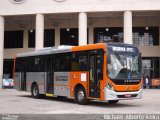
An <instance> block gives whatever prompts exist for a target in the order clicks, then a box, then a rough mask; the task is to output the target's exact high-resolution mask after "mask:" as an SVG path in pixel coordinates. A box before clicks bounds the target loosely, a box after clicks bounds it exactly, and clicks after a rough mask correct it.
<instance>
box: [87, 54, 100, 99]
mask: <svg viewBox="0 0 160 120" xmlns="http://www.w3.org/2000/svg"><path fill="white" fill-rule="evenodd" d="M89 64H90V67H89V71H90V73H89V74H90V75H89V76H90V79H89V96H90V97H94V98H99V97H100V80H101V77H102V74H101V72H102V69H101V64H102V57H101V55H100V54H96V53H95V54H90V56H89Z"/></svg>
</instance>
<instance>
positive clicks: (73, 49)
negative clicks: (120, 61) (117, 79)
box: [16, 43, 136, 57]
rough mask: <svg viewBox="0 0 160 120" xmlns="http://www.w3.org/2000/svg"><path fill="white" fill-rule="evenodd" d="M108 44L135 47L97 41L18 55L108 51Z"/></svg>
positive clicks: (19, 55)
mask: <svg viewBox="0 0 160 120" xmlns="http://www.w3.org/2000/svg"><path fill="white" fill-rule="evenodd" d="M106 45H107V46H108V48H109V47H110V46H124V47H127V46H128V47H135V48H136V46H134V45H130V44H124V43H96V44H88V45H83V46H67V45H62V46H59V47H47V48H43V49H40V50H37V51H33V52H27V53H19V54H17V56H16V57H28V56H37V55H46V54H56V53H65V52H76V51H85V50H94V49H103V50H104V51H106Z"/></svg>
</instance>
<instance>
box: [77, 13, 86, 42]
mask: <svg viewBox="0 0 160 120" xmlns="http://www.w3.org/2000/svg"><path fill="white" fill-rule="evenodd" d="M79 45H87V13H84V12H81V13H79Z"/></svg>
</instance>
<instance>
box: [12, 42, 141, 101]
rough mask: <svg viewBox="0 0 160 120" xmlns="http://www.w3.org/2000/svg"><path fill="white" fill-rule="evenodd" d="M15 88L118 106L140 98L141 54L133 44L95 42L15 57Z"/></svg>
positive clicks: (48, 49) (38, 94) (40, 95)
mask: <svg viewBox="0 0 160 120" xmlns="http://www.w3.org/2000/svg"><path fill="white" fill-rule="evenodd" d="M14 81H15V83H14V85H15V86H14V88H15V89H17V90H19V91H28V92H31V95H32V96H33V97H34V98H40V97H42V96H54V97H62V96H63V97H67V98H73V99H74V100H75V101H76V103H78V104H86V103H87V102H88V101H89V100H97V101H106V102H108V103H117V102H118V101H119V100H126V99H138V98H142V89H143V88H142V86H143V85H142V79H141V53H140V52H139V50H138V48H137V47H136V46H134V45H130V44H124V43H97V44H88V45H84V46H59V47H57V48H55V47H50V48H44V49H41V50H37V51H34V52H28V53H21V54H17V56H16V58H15V61H14Z"/></svg>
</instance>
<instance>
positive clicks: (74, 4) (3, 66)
mask: <svg viewBox="0 0 160 120" xmlns="http://www.w3.org/2000/svg"><path fill="white" fill-rule="evenodd" d="M0 3H1V4H0V79H2V77H3V74H9V77H11V75H12V68H13V59H14V57H15V55H16V54H17V53H22V52H30V51H34V50H38V49H41V48H44V47H53V46H59V45H86V44H92V43H97V42H101V41H104V40H105V41H113V42H124V43H129V44H135V45H137V46H138V47H139V49H140V50H141V53H142V63H143V67H147V69H148V71H149V77H150V78H151V79H152V78H159V77H160V0H45V1H44V0H1V1H0ZM0 85H2V80H0Z"/></svg>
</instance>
